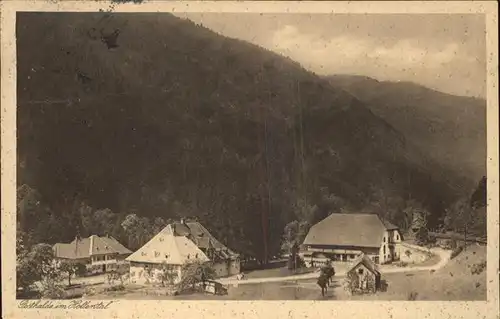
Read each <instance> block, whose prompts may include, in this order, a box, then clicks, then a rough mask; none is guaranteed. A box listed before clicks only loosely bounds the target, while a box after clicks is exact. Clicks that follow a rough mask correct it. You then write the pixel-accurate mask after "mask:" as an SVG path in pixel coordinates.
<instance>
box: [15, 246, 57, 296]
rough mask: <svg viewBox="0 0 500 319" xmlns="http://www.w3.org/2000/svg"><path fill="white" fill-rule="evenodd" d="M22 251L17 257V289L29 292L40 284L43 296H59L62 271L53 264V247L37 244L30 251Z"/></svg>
mask: <svg viewBox="0 0 500 319" xmlns="http://www.w3.org/2000/svg"><path fill="white" fill-rule="evenodd" d="M19 250H20V251H21V253H20V254H18V256H17V269H16V276H17V288H21V289H22V290H23V292H28V291H30V290H32V289H33V288H34V284H35V283H36V282H39V283H40V285H41V290H42V294H43V295H48V296H49V297H50V296H53V295H54V294H55V295H57V296H59V295H58V294H59V293H60V289H59V288H60V287H59V286H60V284H59V282H60V280H61V271H60V269H58V267H57V266H56V264H55V263H54V262H53V260H54V259H53V258H54V253H53V251H52V247H51V246H50V245H47V244H36V245H34V246H33V247H31V249H30V250H24V251H22V248H20V249H19Z"/></svg>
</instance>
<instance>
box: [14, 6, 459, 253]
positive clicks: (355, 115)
mask: <svg viewBox="0 0 500 319" xmlns="http://www.w3.org/2000/svg"><path fill="white" fill-rule="evenodd" d="M56 16H57V18H56ZM33 48H36V49H33ZM17 54H18V75H17V78H18V87H17V89H18V99H17V102H18V114H17V120H18V131H17V134H18V161H19V165H18V186H19V190H20V191H19V192H18V222H19V230H20V231H24V232H27V233H29V234H30V235H31V237H32V238H31V239H32V240H33V241H36V242H48V243H55V242H57V241H69V240H71V239H72V238H73V237H74V236H75V234H76V233H77V232H80V234H81V235H88V234H91V233H104V232H106V233H112V234H113V235H114V236H116V237H118V238H119V239H120V240H122V241H123V242H124V243H125V244H126V245H128V246H129V247H130V248H132V249H135V248H137V247H138V246H140V245H141V243H143V242H144V241H145V240H146V239H147V238H148V237H149V236H151V234H154V232H156V231H157V230H158V229H161V227H163V226H164V224H165V223H166V222H167V220H168V219H169V218H178V217H180V216H188V217H192V218H197V219H199V220H200V221H201V222H202V223H203V224H204V225H206V227H207V228H208V229H209V230H210V231H212V232H213V233H214V235H215V236H216V237H218V238H220V240H221V241H222V242H224V243H226V244H227V245H228V246H229V247H230V248H232V249H234V250H236V251H238V252H241V253H243V254H248V255H252V256H256V257H257V258H259V259H262V260H265V259H266V257H267V256H271V255H273V254H275V253H276V252H277V251H278V250H279V248H280V245H281V239H282V235H283V229H284V227H285V225H286V224H288V223H289V222H290V221H293V220H301V221H307V222H315V221H317V220H319V219H321V218H323V217H325V216H326V215H327V214H328V213H329V212H335V211H340V210H341V209H342V210H346V211H358V210H372V211H378V212H380V213H383V214H384V216H385V217H386V218H388V219H389V220H391V221H393V222H394V223H397V224H400V225H402V226H403V225H405V223H406V222H407V221H406V220H405V218H406V217H405V216H406V215H405V213H404V211H405V209H407V208H408V207H410V208H411V207H417V206H418V207H422V208H423V209H426V210H428V211H429V212H431V214H432V218H431V221H432V223H434V224H436V223H437V221H438V220H440V219H442V217H443V214H444V210H445V208H446V207H448V206H449V204H450V203H451V202H452V201H453V200H454V199H455V198H456V193H455V191H454V190H453V187H451V186H452V185H449V181H447V182H444V179H442V178H441V177H440V175H439V174H435V171H433V168H432V165H431V163H430V162H428V160H427V159H425V160H424V159H423V158H422V157H421V151H420V150H418V149H417V148H414V147H413V146H411V145H409V144H408V143H407V141H406V140H405V138H404V137H403V135H402V134H400V133H399V132H398V131H397V130H395V129H394V128H393V127H392V126H391V125H389V124H387V123H386V122H385V121H384V120H382V119H380V118H378V117H377V116H375V115H374V114H373V113H372V112H371V111H370V110H369V108H368V107H367V105H365V104H364V103H363V102H361V101H359V100H358V99H356V98H355V97H353V96H352V95H351V94H349V93H347V92H345V91H344V90H343V89H341V88H335V87H332V85H330V84H329V83H328V82H327V81H326V80H324V79H322V78H319V77H317V76H316V75H314V74H312V73H309V72H307V71H306V70H304V69H303V68H301V67H300V66H299V65H298V64H297V63H295V62H293V61H291V60H289V59H286V58H283V57H282V56H279V55H276V54H274V53H271V52H269V51H266V50H264V49H262V48H259V47H256V46H254V45H251V44H249V43H245V42H242V41H238V40H234V39H228V38H225V37H222V36H220V35H217V34H215V33H213V32H211V31H210V30H208V29H206V28H203V27H202V26H197V25H195V24H193V23H191V22H189V21H185V20H181V19H178V18H176V17H173V16H171V15H168V14H162V15H156V14H143V15H137V14H134V16H129V15H127V14H112V15H109V14H104V13H103V14H83V13H78V14H76V13H64V14H63V13H57V14H55V13H54V14H47V13H45V14H43V15H42V14H38V13H23V14H20V15H19V16H18V19H17Z"/></svg>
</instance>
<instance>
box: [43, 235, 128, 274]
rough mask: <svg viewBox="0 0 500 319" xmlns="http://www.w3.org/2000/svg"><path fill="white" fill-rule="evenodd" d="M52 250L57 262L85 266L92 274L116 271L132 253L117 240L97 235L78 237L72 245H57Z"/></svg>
mask: <svg viewBox="0 0 500 319" xmlns="http://www.w3.org/2000/svg"><path fill="white" fill-rule="evenodd" d="M52 249H53V251H54V258H55V261H56V262H61V261H65V262H70V263H80V264H84V265H85V266H86V267H87V271H89V272H91V273H103V272H107V271H110V270H114V269H116V268H117V267H118V266H119V264H122V263H125V258H126V257H127V256H129V255H130V254H131V253H132V251H130V250H129V249H128V248H126V247H125V246H123V245H122V244H120V243H119V242H118V241H117V240H116V239H115V238H113V237H111V236H102V237H100V236H97V235H92V236H90V237H87V238H80V237H78V236H77V237H76V238H75V239H74V240H73V241H72V242H71V243H69V244H68V243H57V244H55V245H54V246H53V247H52Z"/></svg>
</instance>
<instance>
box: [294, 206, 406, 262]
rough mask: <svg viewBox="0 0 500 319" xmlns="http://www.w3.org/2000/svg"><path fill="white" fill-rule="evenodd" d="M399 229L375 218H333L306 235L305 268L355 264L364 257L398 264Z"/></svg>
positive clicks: (360, 216)
mask: <svg viewBox="0 0 500 319" xmlns="http://www.w3.org/2000/svg"><path fill="white" fill-rule="evenodd" d="M401 240H402V238H401V233H400V231H399V229H398V227H396V226H394V225H392V224H391V223H389V222H386V221H383V220H382V219H381V218H380V217H379V216H378V215H376V214H331V215H330V216H328V217H327V218H325V219H323V220H322V221H320V222H319V223H317V224H316V225H314V226H312V227H311V229H310V230H309V233H308V234H307V236H306V238H305V240H304V243H303V249H304V252H303V253H302V255H303V257H304V260H305V262H306V264H308V265H309V266H314V265H318V264H322V263H324V262H326V261H329V260H333V261H354V260H355V259H356V258H357V257H358V256H359V255H361V254H362V253H363V254H365V255H366V256H368V257H369V258H370V259H371V260H372V261H373V262H374V263H376V264H384V263H388V262H391V261H394V260H399V256H400V252H399V249H398V247H397V244H398V243H399V242H401Z"/></svg>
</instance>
